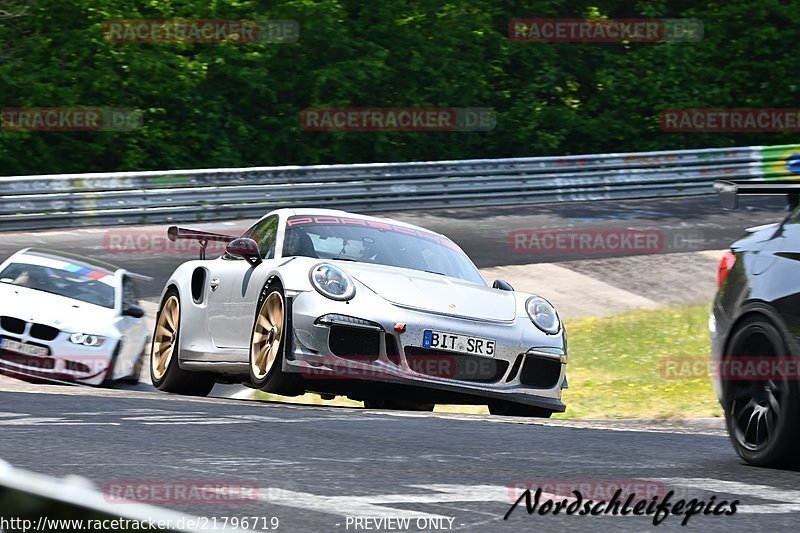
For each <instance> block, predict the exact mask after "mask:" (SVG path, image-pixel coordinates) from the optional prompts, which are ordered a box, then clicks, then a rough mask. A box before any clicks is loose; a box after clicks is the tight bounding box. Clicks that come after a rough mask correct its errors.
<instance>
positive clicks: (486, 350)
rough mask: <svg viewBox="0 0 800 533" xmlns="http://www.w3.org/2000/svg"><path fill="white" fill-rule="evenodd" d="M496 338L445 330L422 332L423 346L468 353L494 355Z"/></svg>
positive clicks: (485, 355)
mask: <svg viewBox="0 0 800 533" xmlns="http://www.w3.org/2000/svg"><path fill="white" fill-rule="evenodd" d="M494 345H495V341H494V339H484V338H481V337H470V336H468V335H458V334H455V333H447V332H445V331H434V330H431V329H426V330H425V331H424V332H423V333H422V347H423V348H435V349H437V350H447V351H448V352H458V353H466V354H470V355H482V356H484V357H494Z"/></svg>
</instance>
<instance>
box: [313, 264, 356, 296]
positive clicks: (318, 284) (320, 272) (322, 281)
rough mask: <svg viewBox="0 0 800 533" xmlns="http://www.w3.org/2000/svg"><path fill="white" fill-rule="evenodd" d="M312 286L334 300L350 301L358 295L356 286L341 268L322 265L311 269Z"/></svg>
mask: <svg viewBox="0 0 800 533" xmlns="http://www.w3.org/2000/svg"><path fill="white" fill-rule="evenodd" d="M309 275H310V277H311V284H312V285H313V286H314V288H315V289H317V292H319V293H320V294H322V295H323V296H327V297H328V298H330V299H332V300H349V299H351V298H352V297H353V296H355V295H356V286H355V284H354V283H353V280H352V279H351V278H350V276H349V275H348V274H347V272H345V271H344V270H342V269H341V268H338V267H335V266H333V265H329V264H327V263H322V264H320V265H317V266H315V267H314V268H312V269H311V272H310V274H309Z"/></svg>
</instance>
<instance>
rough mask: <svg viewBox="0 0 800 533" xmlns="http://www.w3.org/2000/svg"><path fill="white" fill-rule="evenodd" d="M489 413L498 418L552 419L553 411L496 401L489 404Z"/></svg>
mask: <svg viewBox="0 0 800 533" xmlns="http://www.w3.org/2000/svg"><path fill="white" fill-rule="evenodd" d="M489 412H490V413H491V414H493V415H498V416H527V417H531V418H550V415H552V414H553V411H551V410H550V409H544V408H542V407H534V406H533V405H525V404H521V403H514V402H508V401H503V400H496V401H493V402H490V403H489Z"/></svg>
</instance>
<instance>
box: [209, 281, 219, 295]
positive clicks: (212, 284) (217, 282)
mask: <svg viewBox="0 0 800 533" xmlns="http://www.w3.org/2000/svg"><path fill="white" fill-rule="evenodd" d="M209 285H210V286H211V292H214V291H215V290H217V287H219V278H211V283H210V284H209Z"/></svg>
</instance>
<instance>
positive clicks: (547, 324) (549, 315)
mask: <svg viewBox="0 0 800 533" xmlns="http://www.w3.org/2000/svg"><path fill="white" fill-rule="evenodd" d="M525 310H526V311H528V316H529V317H531V321H532V322H533V323H534V324H535V325H536V327H537V328H539V329H540V330H542V331H544V332H545V333H549V334H550V335H555V334H556V333H558V330H559V329H561V321H560V320H559V319H558V313H556V308H555V307H553V306H552V305H551V304H550V302H548V301H547V300H545V299H544V298H541V297H539V296H532V297H531V298H528V301H527V302H525Z"/></svg>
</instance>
